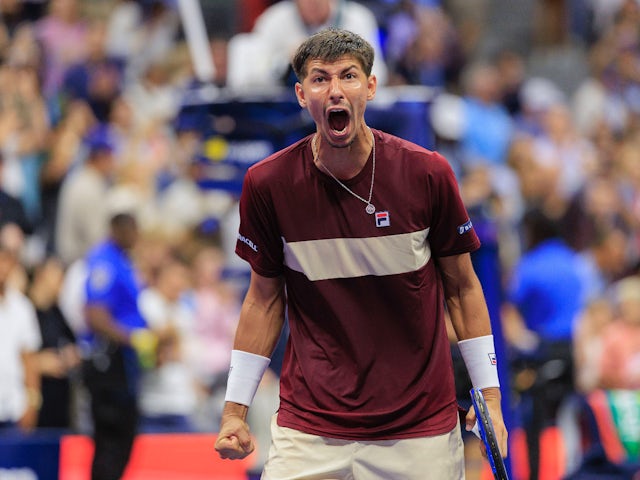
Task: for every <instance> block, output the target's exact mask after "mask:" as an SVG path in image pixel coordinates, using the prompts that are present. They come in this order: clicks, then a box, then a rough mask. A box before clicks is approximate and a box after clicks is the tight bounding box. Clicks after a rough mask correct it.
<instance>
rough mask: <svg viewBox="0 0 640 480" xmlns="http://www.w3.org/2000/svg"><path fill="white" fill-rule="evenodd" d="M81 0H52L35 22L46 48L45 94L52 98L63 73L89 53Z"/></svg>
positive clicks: (58, 86) (41, 41)
mask: <svg viewBox="0 0 640 480" xmlns="http://www.w3.org/2000/svg"><path fill="white" fill-rule="evenodd" d="M81 8H82V5H81V3H80V0H52V1H51V2H50V3H49V11H48V13H47V14H46V15H45V16H44V17H43V18H41V19H40V20H38V21H37V22H36V23H35V24H34V27H35V30H36V36H37V38H38V41H39V42H40V45H42V47H43V49H44V65H45V67H44V68H45V70H44V79H43V82H44V83H43V87H42V88H43V90H42V91H43V94H44V97H45V98H46V99H47V100H53V99H54V98H55V97H56V96H57V95H58V93H59V90H60V87H61V86H62V81H63V77H64V72H65V71H66V70H67V68H69V67H70V66H71V65H73V64H74V63H77V62H80V61H82V60H84V59H85V58H86V56H87V35H88V33H89V30H88V24H87V21H86V19H85V17H84V15H83V12H82V11H81Z"/></svg>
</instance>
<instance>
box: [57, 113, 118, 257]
mask: <svg viewBox="0 0 640 480" xmlns="http://www.w3.org/2000/svg"><path fill="white" fill-rule="evenodd" d="M87 148H88V156H87V159H86V162H85V163H84V164H83V165H82V166H81V167H80V168H79V169H78V170H77V171H76V172H74V173H73V175H70V176H68V177H67V178H66V179H65V181H64V183H63V185H62V188H61V191H60V200H59V206H58V218H57V223H56V240H55V247H56V252H57V253H58V255H59V256H60V258H61V259H62V261H63V262H64V263H65V264H66V265H69V264H70V263H71V262H73V261H74V260H77V259H78V258H80V257H82V256H84V255H85V254H86V253H87V251H88V250H89V249H90V248H91V247H92V246H94V245H95V244H96V243H97V242H98V241H100V240H101V239H102V238H104V237H105V235H106V231H107V226H108V225H107V224H108V218H107V212H106V208H107V205H106V202H105V198H106V197H107V192H108V191H109V189H110V186H111V179H112V176H113V174H114V170H115V162H114V155H113V150H114V143H113V140H112V138H111V135H110V133H109V132H108V131H107V130H106V129H105V128H104V126H101V127H96V128H95V129H93V130H92V131H91V132H90V133H89V135H88V138H87Z"/></svg>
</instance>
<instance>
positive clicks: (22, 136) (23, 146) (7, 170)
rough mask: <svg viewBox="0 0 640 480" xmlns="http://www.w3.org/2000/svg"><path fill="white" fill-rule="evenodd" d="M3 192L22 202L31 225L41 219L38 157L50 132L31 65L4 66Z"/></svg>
mask: <svg viewBox="0 0 640 480" xmlns="http://www.w3.org/2000/svg"><path fill="white" fill-rule="evenodd" d="M0 104H1V105H2V109H0V150H2V154H3V156H4V167H3V170H4V171H3V175H2V188H3V189H4V190H5V191H7V192H8V193H10V194H11V195H13V196H14V197H16V198H17V199H19V200H20V201H21V203H22V205H23V207H24V209H25V213H26V214H27V216H28V218H29V219H30V221H31V222H34V221H35V220H36V219H37V218H38V217H39V213H40V212H39V207H40V205H39V198H38V194H39V185H38V176H37V166H38V157H37V156H38V154H40V152H41V151H42V149H43V148H44V147H45V141H46V139H47V135H48V131H49V118H48V115H47V108H46V105H45V102H44V100H43V97H42V94H41V91H40V82H39V79H38V71H37V70H36V68H35V67H33V66H29V65H6V64H5V65H1V66H0Z"/></svg>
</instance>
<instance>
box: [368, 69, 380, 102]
mask: <svg viewBox="0 0 640 480" xmlns="http://www.w3.org/2000/svg"><path fill="white" fill-rule="evenodd" d="M377 88H378V79H377V77H376V76H375V75H369V78H368V79H367V89H368V92H367V101H368V100H373V97H375V96H376V89H377Z"/></svg>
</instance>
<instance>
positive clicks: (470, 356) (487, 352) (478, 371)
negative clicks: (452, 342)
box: [458, 335, 500, 390]
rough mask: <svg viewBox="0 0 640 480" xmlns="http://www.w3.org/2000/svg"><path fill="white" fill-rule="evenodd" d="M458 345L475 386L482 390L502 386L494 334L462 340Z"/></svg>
mask: <svg viewBox="0 0 640 480" xmlns="http://www.w3.org/2000/svg"><path fill="white" fill-rule="evenodd" d="M458 347H460V353H461V354H462V358H463V359H464V364H465V365H466V366H467V371H468V372H469V377H470V378H471V384H472V385H473V386H474V387H475V388H477V389H480V390H482V389H483V388H489V387H499V386H500V380H499V379H498V361H497V359H496V349H495V346H494V343H493V335H485V336H483V337H476V338H469V339H468V340H460V341H459V342H458Z"/></svg>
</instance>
